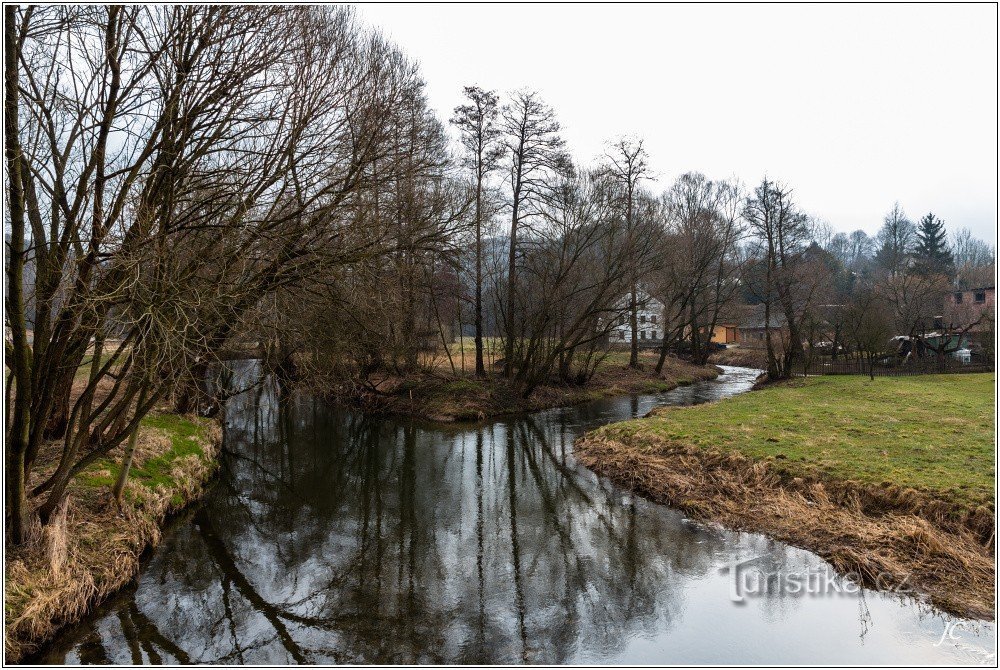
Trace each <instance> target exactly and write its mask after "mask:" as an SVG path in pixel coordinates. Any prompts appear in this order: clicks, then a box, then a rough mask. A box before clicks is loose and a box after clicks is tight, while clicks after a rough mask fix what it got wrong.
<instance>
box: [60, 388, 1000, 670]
mask: <svg viewBox="0 0 1000 670" xmlns="http://www.w3.org/2000/svg"><path fill="white" fill-rule="evenodd" d="M752 381H753V373H752V372H751V371H745V370H738V369H733V370H729V371H728V374H727V375H726V376H724V377H723V378H721V379H720V380H719V381H716V382H707V383H702V384H697V385H694V386H691V387H687V388H682V389H677V390H676V391H673V392H671V393H669V394H662V395H658V396H643V397H636V398H621V399H614V400H608V401H601V402H597V403H592V404H589V405H586V406H581V407H576V408H569V409H559V410H551V411H547V412H541V413H538V414H535V415H532V416H530V417H522V418H517V419H511V420H507V421H501V422H496V423H492V424H488V425H480V426H469V427H460V428H452V429H441V428H439V427H438V428H435V427H424V426H418V425H415V424H413V423H411V422H401V421H392V420H386V419H373V418H371V417H365V416H362V415H360V414H356V413H352V412H347V411H343V410H338V409H333V408H330V407H327V406H324V405H323V404H321V403H318V402H315V401H313V400H311V399H309V398H295V399H292V400H291V401H289V402H282V403H279V402H278V401H277V398H276V397H275V395H274V392H273V390H271V389H269V388H267V387H264V388H259V389H257V390H255V391H254V392H253V393H248V394H244V395H242V396H239V397H237V398H234V399H233V400H232V401H230V402H231V405H230V407H229V411H228V416H229V423H228V425H227V435H226V454H225V458H224V459H223V465H222V468H223V471H222V473H221V476H220V478H219V481H218V483H217V485H216V486H215V487H214V488H213V490H212V492H211V493H210V495H209V497H208V498H207V499H206V501H205V502H204V504H203V505H202V506H201V507H200V508H199V509H198V510H196V511H195V512H193V513H192V514H190V515H189V518H186V519H182V520H180V521H179V522H178V523H177V524H176V525H175V526H174V528H173V529H172V530H171V532H170V533H169V534H168V536H167V537H166V538H165V541H164V543H163V545H162V546H161V547H160V548H159V549H158V550H157V551H156V552H155V553H154V555H153V557H152V559H151V560H150V561H149V563H148V564H147V565H146V566H145V567H144V569H143V571H142V573H141V575H140V578H139V580H138V582H137V584H136V585H135V586H134V587H133V588H131V589H130V590H129V591H127V592H125V593H123V594H122V595H120V596H119V597H117V598H115V599H114V600H113V601H111V602H110V603H108V604H107V605H105V606H104V607H102V608H101V609H100V610H99V611H98V612H97V613H95V615H94V616H92V617H91V618H90V619H89V620H88V621H87V622H85V623H84V624H82V625H80V626H78V627H76V628H74V629H72V630H70V631H67V633H66V634H64V635H63V636H62V637H61V638H60V639H59V640H58V641H57V642H56V643H55V644H54V645H53V646H52V647H51V649H50V650H49V651H48V652H47V654H46V655H45V656H44V658H43V659H41V660H44V661H47V662H67V663H109V662H110V663H205V662H214V663H260V664H264V663H540V662H544V663H568V662H628V661H631V662H642V663H677V662H747V663H752V662H791V663H795V662H835V661H838V662H855V661H869V662H879V661H882V662H888V661H897V662H899V661H906V660H910V661H916V662H929V661H934V660H944V661H948V660H952V661H962V660H965V661H966V662H968V658H966V656H968V655H969V654H973V655H974V654H977V653H980V652H982V651H983V649H989V646H990V644H995V632H994V630H993V628H992V626H989V627H979V628H978V629H977V630H969V632H968V633H967V634H966V635H965V637H964V638H963V640H962V642H963V644H964V645H965V648H962V649H959V646H958V645H957V644H954V643H949V644H948V645H944V646H941V647H934V646H933V643H934V642H936V641H937V640H938V638H939V637H940V631H941V630H942V629H943V626H944V620H943V619H941V618H940V617H938V616H935V615H933V614H930V613H926V612H922V611H921V610H920V609H919V608H917V607H916V606H914V605H912V604H905V603H901V602H900V601H899V600H896V599H892V598H888V597H885V596H878V595H874V596H873V595H868V596H867V597H866V598H863V599H860V598H857V597H850V598H847V597H836V596H827V597H823V598H788V597H784V598H782V597H767V598H762V599H759V600H756V601H753V602H749V603H747V604H745V605H734V604H733V603H731V602H730V600H729V597H728V588H729V579H728V576H727V575H725V574H722V573H721V572H720V567H722V566H725V565H726V564H727V563H728V562H729V561H731V560H734V559H739V558H748V557H753V556H765V557H766V559H767V560H769V561H771V562H772V563H773V564H774V565H775V566H777V567H780V568H785V569H794V568H796V567H803V568H804V567H808V566H815V565H817V564H819V563H820V561H819V560H818V559H817V558H816V557H814V556H813V555H811V554H809V553H807V552H803V551H799V550H795V549H791V548H789V547H787V546H785V545H782V544H780V543H777V542H773V541H771V540H768V539H767V538H765V537H762V536H758V535H748V534H739V533H731V532H727V531H723V530H721V529H716V528H712V527H706V526H703V525H699V524H694V523H690V522H688V521H687V520H686V519H684V518H683V516H682V515H681V514H679V513H677V512H675V511H672V510H669V509H666V508H663V507H661V506H658V505H653V504H650V503H647V502H646V501H644V500H642V499H640V498H638V497H636V496H633V495H631V494H629V493H626V492H623V491H621V490H620V489H617V488H616V487H614V486H612V485H610V484H609V483H608V482H606V481H602V480H599V479H597V478H596V477H595V476H593V475H592V474H591V473H590V472H589V471H586V470H585V469H583V468H580V467H579V466H577V465H576V463H575V462H574V460H573V457H572V442H573V439H574V438H575V437H576V436H577V435H579V434H580V433H581V432H582V431H583V430H585V429H587V428H589V427H592V426H596V425H600V424H602V423H606V422H608V421H613V420H619V419H623V418H627V417H629V416H636V415H641V414H644V413H646V412H648V411H649V410H650V409H651V408H652V407H654V406H656V405H660V404H665V403H673V404H692V403H696V402H704V401H707V400H712V399H715V398H718V397H722V396H724V395H728V394H732V393H734V392H738V391H740V390H744V389H746V388H747V387H748V386H749V384H751V383H752ZM977 635H978V637H977ZM963 654H964V656H963Z"/></svg>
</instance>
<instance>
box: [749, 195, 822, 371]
mask: <svg viewBox="0 0 1000 670" xmlns="http://www.w3.org/2000/svg"><path fill="white" fill-rule="evenodd" d="M743 217H744V219H745V220H746V222H747V225H748V226H749V230H750V232H751V233H752V234H753V235H754V236H755V237H756V242H757V247H758V254H759V257H760V258H759V264H762V265H763V266H764V270H763V272H762V273H761V274H762V275H763V277H762V279H763V281H762V282H761V284H760V285H759V286H757V287H755V289H754V290H755V293H756V295H757V297H758V299H759V300H760V301H761V302H762V303H763V305H764V334H765V343H766V346H767V373H768V377H770V378H771V379H780V378H785V377H788V376H790V375H791V372H792V362H793V360H794V359H795V358H796V357H797V356H799V355H800V354H801V349H802V339H801V337H800V329H801V327H802V323H803V320H804V319H805V317H806V316H807V307H808V306H809V304H810V302H811V300H812V298H813V296H814V293H815V288H816V286H817V284H816V282H815V281H806V280H807V279H808V278H809V276H810V274H814V273H811V268H813V267H814V266H815V264H814V263H811V262H809V258H808V256H807V255H806V254H805V253H804V251H805V249H804V246H805V244H806V243H807V241H808V238H809V222H808V219H807V217H806V216H805V215H804V214H803V213H802V212H800V211H799V209H798V208H797V207H796V205H795V203H794V202H793V200H792V193H791V190H790V189H788V188H786V187H785V186H782V185H781V184H778V183H775V182H772V181H769V180H768V179H764V180H763V181H762V182H761V183H760V185H759V186H758V187H757V188H756V189H754V192H753V194H752V195H751V196H750V197H748V198H747V200H746V205H745V207H744V210H743ZM779 315H780V317H782V318H783V319H784V328H785V329H786V330H787V338H785V337H781V338H778V337H777V332H780V328H779V325H780V322H779V321H778V319H777V318H776V317H778V316H779ZM776 339H780V340H781V342H780V346H781V348H780V350H779V349H778V345H779V342H775V340H776Z"/></svg>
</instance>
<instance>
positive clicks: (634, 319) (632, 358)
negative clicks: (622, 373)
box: [628, 281, 639, 368]
mask: <svg viewBox="0 0 1000 670" xmlns="http://www.w3.org/2000/svg"><path fill="white" fill-rule="evenodd" d="M628 313H629V323H630V324H631V325H632V348H631V349H630V352H629V357H628V366H629V367H630V368H638V367H639V289H638V287H637V286H636V282H634V281H633V282H632V292H631V294H630V295H629V306H628Z"/></svg>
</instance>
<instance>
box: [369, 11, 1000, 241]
mask: <svg viewBox="0 0 1000 670" xmlns="http://www.w3.org/2000/svg"><path fill="white" fill-rule="evenodd" d="M359 13H360V15H361V17H362V18H363V19H364V20H366V21H367V22H369V23H371V24H373V25H375V26H378V27H380V28H381V29H382V30H383V31H384V32H385V33H386V34H387V35H388V36H390V37H391V38H392V39H393V40H394V41H395V42H396V43H397V44H399V45H400V46H401V47H402V48H403V49H404V51H406V53H407V54H408V55H409V56H410V57H411V58H414V59H416V60H418V61H419V62H420V63H421V65H422V69H423V73H424V76H425V77H426V79H427V91H428V96H429V98H430V101H431V104H432V105H433V106H434V107H435V108H437V109H438V111H439V112H440V114H441V116H442V118H445V119H446V118H448V117H449V116H450V113H451V110H452V109H453V108H454V107H455V106H456V105H457V104H459V103H460V98H461V89H462V86H464V85H467V84H478V85H479V86H482V87H483V88H491V89H495V90H497V91H499V92H506V91H509V90H513V89H516V88H519V87H529V88H533V89H537V90H538V91H540V92H541V94H542V96H543V98H544V99H545V100H546V101H547V102H548V103H549V104H551V105H552V106H553V107H554V108H555V110H556V112H557V114H558V116H559V119H560V121H561V122H562V124H563V129H564V136H565V138H566V140H567V142H568V143H569V145H570V148H571V150H572V151H573V154H574V156H575V157H576V159H577V160H578V161H581V162H583V163H591V162H592V161H593V159H595V158H596V157H598V156H599V155H600V154H601V153H602V151H603V147H604V143H605V142H606V141H607V140H608V139H611V138H613V137H615V136H617V135H620V134H633V135H637V136H640V137H643V138H645V140H646V146H647V148H648V150H649V153H650V155H651V164H652V166H653V168H654V169H655V170H656V172H657V173H658V175H659V179H658V183H657V184H655V185H654V187H655V188H657V189H661V188H664V187H666V186H667V185H669V184H670V182H671V181H673V179H674V178H676V177H677V176H678V175H679V174H681V173H683V172H687V171H691V170H697V171H701V172H704V173H705V174H707V175H708V176H709V177H712V178H726V177H731V176H737V177H739V178H740V179H742V180H743V181H744V182H746V183H754V182H756V181H759V180H760V178H761V177H762V176H763V175H765V174H767V175H768V176H770V177H771V178H775V179H779V180H781V181H784V182H786V183H787V184H788V185H789V186H791V187H793V188H794V189H795V193H796V195H797V200H798V202H799V203H800V205H801V206H802V207H803V208H804V209H806V210H807V211H808V212H810V213H812V214H814V215H816V216H818V217H820V218H822V219H825V220H826V221H828V222H829V223H830V225H831V226H832V227H833V228H834V229H835V230H844V231H851V230H855V229H857V228H862V229H864V230H866V231H868V232H869V233H874V232H875V231H876V230H877V229H878V227H879V226H880V225H881V220H882V217H883V215H884V214H885V212H886V211H887V210H888V209H889V208H890V207H891V206H892V203H893V202H894V201H895V200H899V202H900V203H901V204H902V205H903V208H904V209H905V210H906V212H907V214H909V215H910V218H911V219H914V220H916V219H917V218H918V217H919V216H920V215H922V214H924V213H926V212H927V211H930V210H932V211H933V212H934V213H935V214H937V215H938V216H940V217H941V218H942V219H944V220H945V222H946V224H947V225H948V228H949V230H952V229H954V228H957V227H963V226H964V227H969V228H971V229H972V230H973V232H974V233H976V234H977V235H979V236H980V237H982V238H984V239H987V240H989V241H991V243H995V239H996V231H997V228H996V216H997V7H996V5H985V4H980V5H906V6H902V5H879V6H865V5H826V6H812V5H811V6H787V5H752V6H747V5H742V6H740V5H724V6H723V5H702V6H696V5H656V6H646V5H630V6H621V5H618V6H612V5H598V6H595V5H570V6H567V5H563V6H558V5H544V6H537V5H535V6H529V5H477V6H473V5H435V6H427V5H362V6H360V7H359Z"/></svg>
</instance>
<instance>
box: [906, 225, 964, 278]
mask: <svg viewBox="0 0 1000 670" xmlns="http://www.w3.org/2000/svg"><path fill="white" fill-rule="evenodd" d="M913 255H914V258H915V259H916V261H917V265H918V267H919V268H921V269H922V270H924V271H925V272H935V273H942V274H951V273H952V272H953V271H954V269H955V261H954V259H953V258H952V255H951V249H949V248H948V237H947V232H946V231H945V229H944V221H942V220H941V219H939V218H937V217H936V216H934V214H932V213H928V214H927V216H925V217H923V218H922V219H920V223H919V224H918V225H917V244H916V247H914V250H913Z"/></svg>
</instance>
